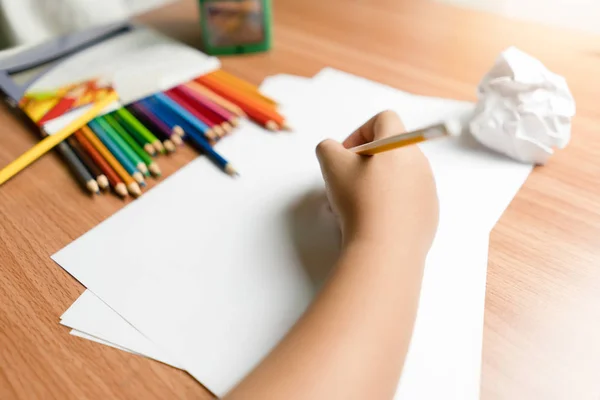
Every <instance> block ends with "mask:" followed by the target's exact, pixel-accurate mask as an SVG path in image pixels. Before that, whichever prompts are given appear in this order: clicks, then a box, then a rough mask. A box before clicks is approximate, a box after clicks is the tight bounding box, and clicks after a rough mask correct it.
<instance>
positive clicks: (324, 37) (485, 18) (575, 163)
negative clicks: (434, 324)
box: [0, 0, 600, 399]
mask: <svg viewBox="0 0 600 400" xmlns="http://www.w3.org/2000/svg"><path fill="white" fill-rule="evenodd" d="M274 3H275V10H274V11H275V43H274V49H273V51H271V52H270V53H268V54H263V55H254V56H246V57H231V58H224V59H223V64H224V66H225V68H226V69H228V70H229V71H231V72H234V73H236V74H238V75H240V76H243V77H245V78H247V79H249V80H251V81H254V82H256V83H258V82H260V81H261V80H262V79H263V78H264V77H265V76H267V75H270V74H275V73H282V72H283V73H291V74H300V75H306V76H310V75H312V74H314V73H316V72H317V71H319V69H321V68H322V67H324V66H327V65H329V66H333V67H336V68H340V69H344V70H347V71H349V72H352V73H355V74H359V75H363V76H365V77H367V78H370V79H374V80H377V81H381V82H384V83H387V84H389V85H392V86H395V87H398V88H401V89H404V90H407V91H411V92H414V93H419V94H424V95H436V96H447V97H452V98H457V99H465V100H475V88H476V85H477V83H478V81H479V79H480V78H481V77H482V76H483V74H484V73H485V72H486V71H487V70H488V69H489V67H490V66H491V65H492V63H493V61H494V59H495V57H496V55H497V54H498V53H499V52H500V51H501V50H502V49H504V48H505V47H507V46H509V45H512V44H515V45H518V46H519V47H520V48H522V49H523V50H525V51H528V52H530V53H532V54H533V55H535V56H537V57H538V58H540V59H541V60H542V61H544V62H545V63H546V64H547V65H548V66H549V67H550V68H551V69H553V70H554V71H556V72H558V73H560V74H563V75H565V76H566V77H567V78H568V81H569V83H570V85H571V87H572V89H573V92H574V95H575V98H576V99H577V101H578V112H579V115H578V117H577V118H576V119H575V123H574V136H573V140H572V143H571V145H570V146H569V147H568V148H567V149H566V150H564V151H561V152H560V153H558V154H557V155H556V156H555V157H553V159H552V160H551V162H550V164H549V165H547V166H546V167H543V168H538V169H536V170H535V171H534V172H533V174H532V175H531V177H530V178H529V180H528V181H527V183H526V184H525V187H524V188H523V189H522V190H521V192H520V193H519V194H518V195H517V198H516V199H515V200H514V202H513V203H512V204H511V206H510V207H509V209H508V210H507V211H506V213H505V214H504V216H503V217H502V220H501V221H500V223H499V224H498V225H497V227H496V228H495V229H494V231H493V233H492V237H491V250H490V258H489V260H490V262H489V274H488V285H487V300H486V310H485V333H484V346H483V371H482V398H484V399H598V398H600V384H598V371H600V301H599V300H600V294H599V293H600V235H599V230H600V200H599V194H600V185H599V183H600V179H599V178H598V176H599V168H598V165H599V164H600V161H599V157H600V139H599V138H598V133H597V132H596V131H597V130H598V127H599V126H600V106H599V105H598V103H599V102H600V79H599V78H598V73H600V40H599V38H598V37H593V36H590V35H586V34H582V33H573V32H568V31H561V30H558V29H553V28H547V27H541V26H534V25H528V24H525V23H521V22H511V21H508V20H506V19H503V18H501V17H496V16H491V15H485V14H481V13H478V12H474V11H467V10H462V9H457V8H453V7H449V6H445V5H441V4H437V3H432V2H429V1H425V0H370V1H359V0H353V1H349V0H302V1H298V0H277V1H275V2H274ZM197 15H198V13H197V10H196V5H195V1H193V0H187V1H182V2H180V3H177V4H174V5H172V6H169V7H167V8H166V9H164V10H161V11H157V12H154V13H152V14H151V15H149V16H147V17H144V18H143V20H145V21H146V22H150V23H151V24H153V25H154V26H156V27H158V28H159V29H161V30H163V31H164V32H166V33H169V34H171V35H173V36H175V37H177V38H179V39H181V40H184V41H186V42H188V43H190V44H193V45H198V43H199V42H200V40H199V35H200V29H199V26H198V20H197ZM0 127H1V128H0V131H1V134H0V165H5V164H6V163H8V162H9V161H10V160H12V159H13V158H14V157H15V156H17V155H18V154H20V153H21V152H22V151H24V150H25V149H27V148H28V147H29V146H31V145H32V143H34V141H35V137H34V135H32V134H31V133H28V132H27V131H26V130H25V129H23V128H22V127H21V125H20V124H19V123H18V122H17V121H16V120H15V119H14V118H13V117H12V116H10V114H9V113H8V112H7V111H6V110H5V109H2V110H1V111H0ZM192 157H193V153H192V152H191V151H184V152H182V153H181V154H179V155H178V156H177V157H175V158H172V159H169V160H164V161H161V165H162V166H163V169H164V170H165V171H166V173H167V175H168V174H170V173H172V172H173V171H174V170H176V169H177V168H178V167H180V166H181V165H183V164H184V163H185V162H187V161H189V160H190V159H191V158H192ZM123 205H124V203H123V202H121V201H119V200H118V199H117V198H115V197H112V196H103V197H100V198H94V199H90V198H89V197H88V196H86V195H85V194H83V193H82V192H81V191H80V190H79V188H78V186H77V185H76V184H75V182H74V181H73V179H72V178H70V176H69V174H68V172H67V171H66V170H65V167H64V165H63V164H62V163H61V162H60V161H59V159H58V157H57V156H56V155H48V156H46V157H44V158H43V159H42V160H40V161H39V162H37V163H36V164H35V165H34V166H32V167H31V168H29V169H28V170H27V171H26V172H24V173H22V174H21V175H20V176H18V177H17V178H16V179H13V180H12V181H10V182H9V183H8V184H6V185H4V186H2V187H1V188H0V398H1V399H16V398H18V399H31V398H44V399H51V398H56V399H109V398H110V399H135V398H138V399H141V398H143V399H151V398H156V399H173V398H190V399H191V398H194V399H208V398H211V396H210V394H209V393H208V392H207V391H206V390H205V389H203V388H202V387H201V386H200V385H199V384H197V383H196V382H195V381H194V380H193V379H192V378H191V377H189V376H188V375H186V374H185V373H183V372H181V371H178V370H175V369H173V368H170V367H167V366H165V365H162V364H159V363H157V362H153V361H149V360H146V359H144V358H142V357H138V356H133V355H130V354H127V353H125V352H121V351H118V350H114V349H111V348H108V347H105V346H101V345H98V344H94V343H92V342H88V341H86V340H82V339H78V338H74V337H72V336H70V335H69V334H68V330H67V329H66V328H64V327H61V326H60V325H59V324H58V320H59V316H60V315H61V314H62V312H63V311H64V310H65V309H66V308H67V307H68V306H69V305H70V304H71V303H72V302H73V301H74V300H75V299H76V298H77V297H78V295H79V294H80V293H81V292H82V291H83V287H82V286H81V285H79V284H78V283H77V282H75V281H74V280H73V279H72V278H71V277H70V276H69V275H68V274H66V273H65V272H64V271H63V270H62V269H61V268H59V267H58V266H56V265H55V264H54V263H53V262H52V261H51V260H50V255H51V254H53V253H54V252H56V251H57V250H59V249H61V248H62V247H63V246H65V245H66V244H68V243H69V242H71V241H72V240H74V239H75V238H77V237H78V236H80V235H81V234H83V233H84V232H86V231H87V230H89V229H91V228H93V227H94V226H95V225H97V224H98V223H99V222H100V221H102V220H104V219H106V218H107V217H108V216H110V215H111V214H113V213H114V212H116V211H117V210H118V209H120V208H121V207H123ZM457 290H460V288H457ZM441 334H443V333H441ZM432 384H435V382H432Z"/></svg>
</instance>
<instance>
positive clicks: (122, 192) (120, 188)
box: [115, 183, 139, 197]
mask: <svg viewBox="0 0 600 400" xmlns="http://www.w3.org/2000/svg"><path fill="white" fill-rule="evenodd" d="M136 185H137V184H136ZM138 189H139V186H138ZM115 193H117V194H118V195H119V196H121V197H127V186H125V184H124V183H117V185H116V186H115Z"/></svg>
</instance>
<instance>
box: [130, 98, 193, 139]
mask: <svg viewBox="0 0 600 400" xmlns="http://www.w3.org/2000/svg"><path fill="white" fill-rule="evenodd" d="M140 104H141V105H142V106H144V107H145V108H146V109H148V110H149V111H150V112H152V113H153V114H154V115H156V117H157V118H158V119H160V120H161V121H163V122H164V123H165V124H166V125H167V126H168V128H169V129H170V130H171V132H172V133H173V135H172V137H175V136H179V138H180V139H182V138H184V137H185V129H184V126H186V129H187V128H189V127H190V126H189V125H186V124H185V121H183V120H182V119H181V118H179V117H178V116H177V115H175V114H173V113H172V112H171V111H170V110H169V109H168V108H166V107H163V106H162V105H161V104H159V103H158V102H157V101H154V100H150V99H148V100H143V101H142V102H140ZM182 140H183V139H182Z"/></svg>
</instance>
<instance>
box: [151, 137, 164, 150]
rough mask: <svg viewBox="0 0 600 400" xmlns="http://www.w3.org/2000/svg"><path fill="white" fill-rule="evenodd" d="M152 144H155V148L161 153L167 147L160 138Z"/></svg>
mask: <svg viewBox="0 0 600 400" xmlns="http://www.w3.org/2000/svg"><path fill="white" fill-rule="evenodd" d="M152 145H153V146H154V148H155V149H156V151H157V152H159V153H164V152H165V147H164V146H163V144H162V143H161V142H160V140H157V141H156V142H154V143H152Z"/></svg>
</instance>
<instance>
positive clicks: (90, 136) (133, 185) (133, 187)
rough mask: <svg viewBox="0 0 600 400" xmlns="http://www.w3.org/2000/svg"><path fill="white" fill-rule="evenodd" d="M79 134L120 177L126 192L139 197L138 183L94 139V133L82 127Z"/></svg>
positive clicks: (99, 142)
mask: <svg viewBox="0 0 600 400" xmlns="http://www.w3.org/2000/svg"><path fill="white" fill-rule="evenodd" d="M81 132H82V133H83V135H84V136H85V137H86V139H87V140H88V141H90V142H91V143H92V145H93V146H94V147H95V148H96V150H98V153H100V154H101V155H102V157H104V159H105V160H106V162H107V163H109V164H110V166H111V167H112V168H113V169H114V170H115V172H116V173H117V174H118V175H119V176H120V177H121V179H122V180H123V182H125V185H127V190H128V191H129V193H131V194H132V195H134V196H141V194H142V191H141V189H140V186H139V185H138V183H137V182H136V181H135V180H134V179H133V177H132V176H131V175H129V174H128V173H127V171H126V170H125V168H123V166H122V165H121V163H119V162H118V161H117V159H116V158H115V157H114V156H113V155H112V153H111V152H110V151H108V149H107V148H106V147H105V146H104V144H102V142H101V141H100V139H98V138H97V137H96V135H95V134H94V132H92V130H91V129H90V128H89V127H88V126H84V127H82V128H81Z"/></svg>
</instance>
